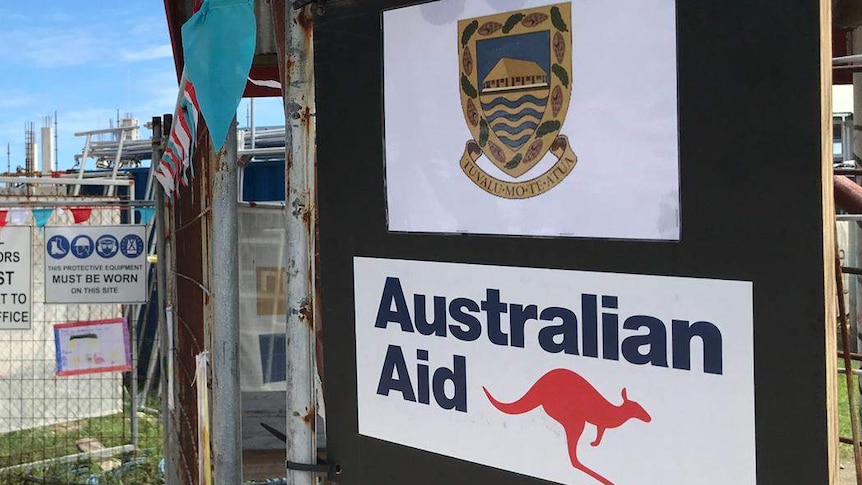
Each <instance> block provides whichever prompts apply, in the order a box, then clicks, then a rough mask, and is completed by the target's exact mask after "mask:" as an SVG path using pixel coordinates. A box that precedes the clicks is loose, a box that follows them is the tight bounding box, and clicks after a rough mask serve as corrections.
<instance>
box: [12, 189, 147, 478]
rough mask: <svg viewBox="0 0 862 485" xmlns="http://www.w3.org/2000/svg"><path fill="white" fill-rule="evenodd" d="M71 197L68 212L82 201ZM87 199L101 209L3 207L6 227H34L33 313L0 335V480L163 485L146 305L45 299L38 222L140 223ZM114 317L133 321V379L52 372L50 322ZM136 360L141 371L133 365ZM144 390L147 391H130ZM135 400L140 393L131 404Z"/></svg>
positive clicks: (42, 242) (119, 210) (117, 209)
mask: <svg viewBox="0 0 862 485" xmlns="http://www.w3.org/2000/svg"><path fill="white" fill-rule="evenodd" d="M70 200H72V199H71V198H70ZM74 200H75V203H76V207H77V206H79V205H80V203H81V202H86V200H82V199H80V198H77V199H74ZM52 201H53V202H57V201H58V199H57V198H52ZM94 202H100V203H101V204H98V205H97V204H95V203H94V206H93V207H92V208H86V209H85V208H60V207H56V208H52V207H45V208H39V207H33V206H32V205H31V206H28V207H26V208H24V207H21V208H9V209H7V214H6V218H5V220H6V224H7V226H12V225H19V226H30V227H31V228H32V236H31V246H32V247H31V262H32V268H31V270H32V286H31V293H30V295H31V300H32V307H31V308H32V313H31V318H30V320H31V323H30V328H29V329H27V330H0V484H19V483H51V484H58V485H59V484H62V485H70V484H88V485H91V484H115V483H117V484H118V483H125V484H132V483H134V484H156V483H162V478H161V471H160V468H161V461H162V452H161V448H162V430H161V424H160V423H161V418H160V415H159V411H158V409H160V404H159V403H158V393H159V391H160V389H159V386H158V379H157V378H156V376H155V375H153V374H154V373H155V372H157V366H153V365H148V364H149V363H150V362H151V361H152V359H151V358H150V357H151V356H152V357H155V354H152V352H153V351H154V350H155V349H157V348H158V343H157V342H156V341H155V339H156V338H157V335H156V332H155V331H154V324H151V322H150V320H151V318H148V316H150V315H152V312H150V311H148V310H149V305H132V306H124V305H120V304H90V303H88V304H46V303H45V260H44V258H45V256H44V255H45V229H44V227H42V226H49V227H50V226H73V225H76V224H77V225H93V226H98V225H118V224H121V223H128V222H130V221H131V222H134V221H136V219H137V220H139V219H140V215H137V214H136V213H135V212H133V210H134V209H131V208H128V207H126V208H120V207H117V206H114V207H106V206H104V205H102V204H104V202H105V201H104V200H99V201H94ZM2 230H3V228H0V231H2ZM149 294H151V292H150V293H149ZM121 317H126V318H127V319H128V320H127V322H131V323H130V335H132V336H133V337H132V339H131V345H130V347H131V355H132V369H133V372H135V373H136V375H133V373H132V372H125V373H119V372H104V373H89V374H81V375H58V368H57V359H58V352H57V348H56V345H55V335H54V325H56V324H60V323H64V322H74V321H95V320H106V319H113V318H121ZM142 354H143V355H142ZM139 355H142V357H143V358H142V359H141V362H143V363H144V365H141V366H139V365H138V356H139ZM142 388H146V389H147V391H148V392H144V393H139V392H137V391H138V390H140V389H142ZM133 389H134V390H135V392H133ZM133 394H136V395H137V394H140V395H139V396H137V398H136V400H137V403H135V404H134V405H133V403H132V397H133ZM135 409H137V412H135V411H134V410H135Z"/></svg>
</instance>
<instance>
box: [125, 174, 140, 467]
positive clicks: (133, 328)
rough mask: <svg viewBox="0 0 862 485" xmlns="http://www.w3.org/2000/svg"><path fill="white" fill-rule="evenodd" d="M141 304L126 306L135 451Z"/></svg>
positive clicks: (132, 219) (131, 218)
mask: <svg viewBox="0 0 862 485" xmlns="http://www.w3.org/2000/svg"><path fill="white" fill-rule="evenodd" d="M129 200H130V201H134V200H135V186H134V185H130V186H129ZM128 214H129V224H134V223H135V209H134V208H132V207H129V209H128ZM140 307H141V306H140V305H129V306H127V307H126V318H127V321H126V324H127V325H128V326H129V334H130V335H131V336H132V344H131V348H130V349H129V354H131V355H130V357H131V359H132V375H131V376H129V377H130V378H131V379H130V381H131V382H130V387H131V390H130V391H129V400H130V401H131V402H130V403H129V410H130V411H131V416H130V425H129V428H130V432H131V435H132V446H134V447H135V451H137V449H138V356H139V355H140V353H139V352H138V326H137V325H135V322H136V319H135V317H134V316H133V313H132V311H131V309H132V308H140Z"/></svg>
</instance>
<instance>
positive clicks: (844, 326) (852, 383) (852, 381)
mask: <svg viewBox="0 0 862 485" xmlns="http://www.w3.org/2000/svg"><path fill="white" fill-rule="evenodd" d="M835 284H836V289H837V293H838V326H839V327H840V331H841V344H842V350H843V352H842V354H843V356H844V369H845V372H846V375H845V377H846V380H847V404H848V406H849V407H850V431H851V433H852V436H853V463H854V465H855V468H856V484H857V485H862V449H860V446H859V438H860V430H859V415H858V414H857V411H856V410H857V409H859V394H858V393H859V387H858V386H857V385H856V384H857V382H858V381H857V380H856V378H854V377H853V361H852V360H851V355H850V354H851V352H850V324H849V323H848V322H847V313H846V312H847V310H846V308H845V306H844V275H843V272H842V271H841V257H840V256H839V254H838V243H837V238H836V243H835Z"/></svg>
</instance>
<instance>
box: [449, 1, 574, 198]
mask: <svg viewBox="0 0 862 485" xmlns="http://www.w3.org/2000/svg"><path fill="white" fill-rule="evenodd" d="M571 24H572V23H571V5H570V4H568V3H563V4H557V5H548V6H545V7H539V8H531V9H524V10H521V11H514V12H506V13H501V14H496V15H489V16H485V17H478V18H473V19H466V20H460V21H459V22H458V35H459V39H458V47H459V56H458V59H459V61H460V69H459V70H460V86H459V87H460V95H461V106H462V109H463V111H464V118H465V119H466V121H467V126H468V128H469V129H470V133H471V134H472V135H473V140H470V141H469V142H467V147H466V149H465V151H464V155H463V156H462V158H461V163H460V165H461V168H462V170H463V171H464V173H465V174H466V175H467V176H468V177H469V178H470V179H471V180H472V181H473V182H474V183H475V184H476V185H478V186H479V187H480V188H482V189H484V190H485V191H487V192H488V193H491V194H493V195H496V196H499V197H504V198H508V199H525V198H529V197H535V196H537V195H540V194H542V193H544V192H547V191H548V190H550V189H551V188H553V187H555V186H556V185H557V184H558V183H559V182H560V181H562V180H563V178H565V177H566V175H568V174H569V173H570V172H571V171H572V169H574V166H575V164H576V163H577V157H576V156H575V154H574V152H572V150H571V147H569V142H568V139H567V138H566V137H565V136H561V135H560V134H559V133H560V129H561V128H562V126H563V122H564V120H565V118H566V112H567V110H568V108H569V101H570V99H571V92H572V76H571V73H572V33H571V30H570V28H571V27H570V26H571ZM549 151H550V152H551V153H552V154H553V155H554V156H555V157H556V158H557V160H558V161H557V163H555V164H554V166H552V167H551V168H550V169H549V170H547V171H546V172H544V173H543V174H541V175H540V176H538V177H536V178H533V179H530V180H525V181H518V182H509V181H503V180H500V179H497V178H495V177H493V176H491V175H489V174H488V173H487V172H485V171H484V170H483V169H482V168H481V167H479V166H478V165H477V164H476V161H477V160H478V159H479V157H480V156H481V155H482V154H484V155H485V156H486V157H487V158H488V159H489V160H490V161H491V162H492V163H493V164H494V165H495V166H496V167H497V168H499V169H500V170H501V171H503V172H504V173H505V174H506V175H508V176H510V177H512V178H514V179H518V178H519V177H521V176H523V175H525V174H526V173H528V172H529V171H530V170H531V169H532V168H533V167H535V166H536V164H538V163H539V161H541V160H542V158H543V157H544V156H545V154H546V153H548V152H549Z"/></svg>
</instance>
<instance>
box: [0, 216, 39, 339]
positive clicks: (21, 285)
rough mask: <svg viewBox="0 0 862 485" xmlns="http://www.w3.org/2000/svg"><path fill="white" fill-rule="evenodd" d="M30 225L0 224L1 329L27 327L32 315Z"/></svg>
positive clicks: (24, 328)
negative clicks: (2, 225) (1, 225)
mask: <svg viewBox="0 0 862 485" xmlns="http://www.w3.org/2000/svg"><path fill="white" fill-rule="evenodd" d="M31 236H32V228H31V227H29V226H6V227H0V330H27V329H29V328H30V324H31V316H32V311H31V310H32V300H31V295H32V292H31V289H32V283H33V266H32V262H31V260H30V244H31V242H30V238H31Z"/></svg>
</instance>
